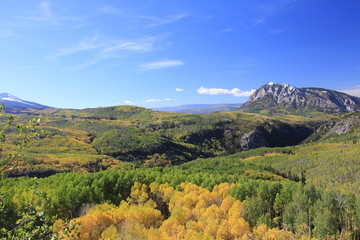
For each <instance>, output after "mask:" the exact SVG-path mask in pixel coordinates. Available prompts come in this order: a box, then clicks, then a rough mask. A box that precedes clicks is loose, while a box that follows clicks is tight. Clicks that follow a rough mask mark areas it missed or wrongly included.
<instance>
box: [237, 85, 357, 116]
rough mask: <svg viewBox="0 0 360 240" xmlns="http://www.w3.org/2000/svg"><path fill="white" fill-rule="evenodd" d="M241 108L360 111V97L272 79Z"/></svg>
mask: <svg viewBox="0 0 360 240" xmlns="http://www.w3.org/2000/svg"><path fill="white" fill-rule="evenodd" d="M241 108H242V110H243V111H246V112H261V111H262V110H275V111H278V110H287V111H302V112H306V111H317V112H325V113H335V114H338V113H347V112H356V111H360V98H358V97H354V96H350V95H348V94H346V93H342V92H337V91H334V90H328V89H323V88H296V87H294V86H291V85H289V84H279V83H273V82H269V83H266V84H265V85H263V86H261V87H260V88H259V89H258V90H256V91H255V92H254V93H253V94H252V95H251V96H250V98H249V100H248V101H247V102H246V103H244V105H243V106H242V107H241Z"/></svg>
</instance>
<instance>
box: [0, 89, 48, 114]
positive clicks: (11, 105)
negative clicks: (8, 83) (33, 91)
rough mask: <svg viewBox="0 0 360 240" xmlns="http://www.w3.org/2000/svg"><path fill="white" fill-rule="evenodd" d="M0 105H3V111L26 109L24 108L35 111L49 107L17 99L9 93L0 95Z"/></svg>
mask: <svg viewBox="0 0 360 240" xmlns="http://www.w3.org/2000/svg"><path fill="white" fill-rule="evenodd" d="M0 103H2V104H4V105H5V110H13V109H15V108H17V109H26V108H35V109H45V108H49V106H45V105H42V104H39V103H35V102H30V101H26V100H22V99H20V98H18V97H15V96H13V95H11V94H9V93H0Z"/></svg>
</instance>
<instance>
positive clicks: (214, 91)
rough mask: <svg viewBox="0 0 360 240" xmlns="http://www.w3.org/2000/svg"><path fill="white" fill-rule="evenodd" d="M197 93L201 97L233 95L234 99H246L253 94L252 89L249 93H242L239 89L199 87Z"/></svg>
mask: <svg viewBox="0 0 360 240" xmlns="http://www.w3.org/2000/svg"><path fill="white" fill-rule="evenodd" d="M197 92H198V93H199V94H202V95H226V94H228V95H233V96H235V97H248V96H250V95H251V94H253V93H254V92H255V90H254V89H251V90H250V91H242V90H240V89H239V88H233V89H225V88H206V87H200V88H199V89H198V90H197Z"/></svg>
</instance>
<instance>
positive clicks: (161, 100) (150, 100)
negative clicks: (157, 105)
mask: <svg viewBox="0 0 360 240" xmlns="http://www.w3.org/2000/svg"><path fill="white" fill-rule="evenodd" d="M172 101H177V99H172V98H165V99H154V98H151V99H146V100H145V101H144V102H146V103H151V102H172Z"/></svg>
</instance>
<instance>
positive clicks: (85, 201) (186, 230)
mask: <svg viewBox="0 0 360 240" xmlns="http://www.w3.org/2000/svg"><path fill="white" fill-rule="evenodd" d="M40 112H41V113H42V115H43V116H42V117H41V121H40V122H38V121H35V122H33V123H34V124H35V125H36V126H34V127H35V130H36V131H39V135H38V134H37V135H35V136H37V137H36V138H37V139H29V140H31V141H30V142H29V143H28V144H27V147H26V149H24V150H22V151H23V153H22V156H19V159H18V160H17V161H16V162H14V163H13V164H12V165H11V166H9V167H8V168H7V169H6V171H5V172H4V173H5V174H6V175H7V176H8V177H5V178H2V179H1V182H0V192H1V194H0V200H1V201H0V215H1V216H0V219H1V220H0V229H1V232H0V234H1V238H2V239H249V240H250V239H259V240H260V239H312V238H313V239H359V238H360V193H359V186H360V185H359V184H360V179H359V176H360V168H358V167H357V166H358V165H359V164H358V163H359V155H360V131H359V125H358V121H357V119H358V114H359V113H352V114H348V115H343V116H340V117H339V116H331V115H320V116H321V118H322V120H320V119H318V118H308V117H301V116H294V115H281V116H273V117H269V116H266V115H259V114H248V113H241V112H238V111H233V112H225V113H213V114H207V115H196V114H175V113H165V112H156V111H151V110H148V109H143V108H137V107H128V106H127V107H111V108H100V109H86V110H59V109H46V110H43V111H38V110H36V111H33V110H30V111H29V112H27V114H24V113H23V114H21V115H12V116H11V115H8V117H9V116H10V117H14V120H13V121H14V122H22V121H25V120H29V119H31V118H32V117H33V116H36V115H37V114H40ZM314 115H315V114H314ZM324 116H327V117H325V118H323V117H324ZM24 126H25V125H24ZM20 129H23V127H21V128H20ZM334 129H335V130H336V131H335V130H334ZM339 129H340V130H341V129H342V130H341V131H340V130H339ZM344 129H345V130H344ZM31 131H32V130H31ZM18 132H19V129H16V128H11V126H8V128H7V130H6V131H5V132H4V134H5V135H6V139H3V140H4V142H3V143H2V148H3V152H2V156H3V159H4V156H6V154H7V153H9V152H12V151H14V150H16V148H17V147H18V144H19V143H21V142H23V141H24V139H22V136H21V135H19V134H18ZM25 140H26V139H25ZM304 140H305V141H304ZM301 142H303V143H302V144H299V143H301ZM290 145H291V146H290ZM12 149H13V150H12ZM2 164H4V161H2ZM58 172H63V173H58ZM55 173H57V174H55ZM20 175H29V176H26V177H15V176H20ZM32 176H38V177H42V178H32Z"/></svg>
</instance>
